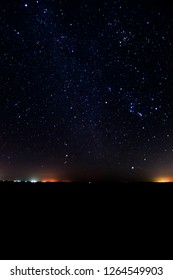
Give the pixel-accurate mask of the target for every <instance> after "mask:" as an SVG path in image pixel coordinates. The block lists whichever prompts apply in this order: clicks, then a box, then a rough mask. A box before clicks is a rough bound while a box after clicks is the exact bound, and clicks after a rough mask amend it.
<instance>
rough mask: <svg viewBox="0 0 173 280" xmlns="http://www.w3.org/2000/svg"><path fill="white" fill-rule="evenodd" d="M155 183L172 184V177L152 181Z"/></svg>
mask: <svg viewBox="0 0 173 280" xmlns="http://www.w3.org/2000/svg"><path fill="white" fill-rule="evenodd" d="M154 182H156V183H171V182H173V178H172V177H159V178H156V179H155V180H154Z"/></svg>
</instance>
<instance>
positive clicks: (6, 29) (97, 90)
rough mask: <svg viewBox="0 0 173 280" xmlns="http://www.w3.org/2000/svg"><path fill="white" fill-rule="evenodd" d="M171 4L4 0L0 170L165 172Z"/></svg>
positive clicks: (171, 134)
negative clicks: (164, 5)
mask: <svg viewBox="0 0 173 280" xmlns="http://www.w3.org/2000/svg"><path fill="white" fill-rule="evenodd" d="M169 10H170V6H169V7H167V8H166V9H163V6H161V5H159V4H155V5H149V4H144V1H142V0H141V1H140V0H139V1H133V2H132V3H130V2H129V1H127V0H117V1H113V0H110V1H106V0H104V1H92V0H81V1H79V0H78V1H70V0H62V1H54V0H50V1H47V0H37V1H35V0H33V1H29V0H27V1H23V0H22V1H16V2H15V1H13V2H10V1H2V4H1V10H0V20H1V26H0V36H1V41H0V64H1V72H0V120H1V121H0V149H1V153H0V176H1V177H3V176H4V177H6V178H14V177H16V176H18V177H22V176H23V178H26V177H27V176H30V175H32V176H33V175H34V176H35V175H36V176H40V177H42V176H43V175H44V176H45V174H46V176H49V175H50V176H53V177H55V176H57V177H58V178H60V177H62V178H66V179H77V180H81V179H87V180H95V179H97V180H103V179H116V178H119V177H118V176H120V177H121V178H123V179H127V178H133V179H140V178H142V179H150V178H151V176H152V175H153V174H156V172H157V170H159V171H160V170H162V171H163V172H168V171H169V172H171V168H172V167H173V126H172V124H173V111H172V104H173V95H172V90H173V79H172V64H173V52H172V43H173V17H172V15H171V13H170V12H169ZM169 172H168V173H169ZM1 173H2V174H1ZM163 175H164V174H163ZM166 176H167V175H166Z"/></svg>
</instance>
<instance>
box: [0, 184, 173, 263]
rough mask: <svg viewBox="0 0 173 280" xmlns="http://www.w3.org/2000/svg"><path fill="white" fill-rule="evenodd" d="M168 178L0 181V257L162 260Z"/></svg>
mask: <svg viewBox="0 0 173 280" xmlns="http://www.w3.org/2000/svg"><path fill="white" fill-rule="evenodd" d="M172 201H173V184H172V183H163V184H161V183H131V184H129V183H118V182H117V183H91V184H89V183H88V182H87V183H9V182H8V183H6V182H3V183H2V182H1V183H0V211H1V212H0V215H1V250H0V258H2V259H164V258H170V254H172V247H171V246H172V239H173V237H172V236H173V235H172V220H173V218H172V206H173V202H172Z"/></svg>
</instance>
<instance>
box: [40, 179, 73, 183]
mask: <svg viewBox="0 0 173 280" xmlns="http://www.w3.org/2000/svg"><path fill="white" fill-rule="evenodd" d="M41 182H42V183H58V182H59V183H68V182H71V181H69V180H64V179H62V180H58V179H55V178H49V179H43V180H42V181H41Z"/></svg>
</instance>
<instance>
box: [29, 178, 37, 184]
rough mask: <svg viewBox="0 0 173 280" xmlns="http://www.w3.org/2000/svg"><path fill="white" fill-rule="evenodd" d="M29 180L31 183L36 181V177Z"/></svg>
mask: <svg viewBox="0 0 173 280" xmlns="http://www.w3.org/2000/svg"><path fill="white" fill-rule="evenodd" d="M29 182H31V183H37V182H38V181H37V180H36V179H31V180H30V181H29Z"/></svg>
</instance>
